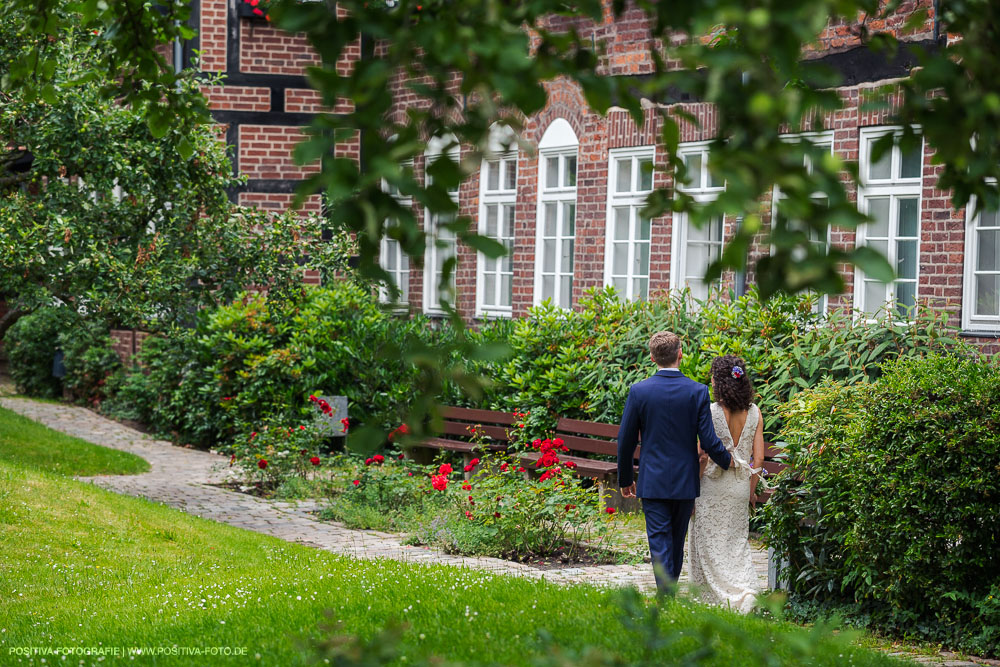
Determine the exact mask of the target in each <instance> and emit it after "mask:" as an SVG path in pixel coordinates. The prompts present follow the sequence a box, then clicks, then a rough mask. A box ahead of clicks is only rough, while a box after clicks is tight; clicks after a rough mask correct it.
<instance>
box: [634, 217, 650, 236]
mask: <svg viewBox="0 0 1000 667" xmlns="http://www.w3.org/2000/svg"><path fill="white" fill-rule="evenodd" d="M638 222H639V233H638V234H636V238H638V239H641V240H643V241H648V240H649V218H641V217H640V218H639V220H638Z"/></svg>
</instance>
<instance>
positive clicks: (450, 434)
mask: <svg viewBox="0 0 1000 667" xmlns="http://www.w3.org/2000/svg"><path fill="white" fill-rule="evenodd" d="M442 416H443V417H444V420H445V421H444V428H443V429H442V430H443V436H444V437H440V438H428V439H427V440H424V441H423V442H421V443H420V444H419V445H414V446H413V447H412V448H411V451H410V452H409V456H411V457H413V458H419V456H414V455H415V454H416V453H417V452H419V451H420V450H439V451H446V452H458V453H460V454H461V455H462V460H463V461H464V463H465V465H468V464H469V461H471V460H472V459H473V458H475V456H476V454H477V453H479V452H482V451H483V449H486V450H489V451H494V452H504V451H507V447H508V445H509V442H510V439H509V438H508V437H507V430H508V429H510V428H513V426H514V423H515V419H514V415H513V414H511V413H509V412H499V411H497V410H476V409H472V408H456V407H445V408H444V409H443V411H442ZM472 428H475V429H476V430H477V431H478V432H479V433H483V434H484V435H488V436H489V437H490V440H487V441H486V442H485V443H484V444H481V445H480V444H476V443H473V442H468V440H467V439H468V438H471V437H472V432H471V429H472ZM463 438H464V439H463ZM425 462H427V461H425ZM468 476H469V475H468V473H466V477H468Z"/></svg>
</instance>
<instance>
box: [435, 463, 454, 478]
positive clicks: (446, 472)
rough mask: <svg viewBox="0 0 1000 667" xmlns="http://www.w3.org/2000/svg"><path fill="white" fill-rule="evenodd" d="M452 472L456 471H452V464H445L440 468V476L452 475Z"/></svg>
mask: <svg viewBox="0 0 1000 667" xmlns="http://www.w3.org/2000/svg"><path fill="white" fill-rule="evenodd" d="M452 472H454V471H453V470H452V469H451V464H450V463H443V464H441V467H440V468H438V474H439V475H450V474H451V473H452Z"/></svg>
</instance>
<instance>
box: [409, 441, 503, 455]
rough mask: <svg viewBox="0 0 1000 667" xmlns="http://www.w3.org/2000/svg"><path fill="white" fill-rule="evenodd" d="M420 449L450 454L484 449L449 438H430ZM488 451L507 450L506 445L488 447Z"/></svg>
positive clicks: (421, 444)
mask: <svg viewBox="0 0 1000 667" xmlns="http://www.w3.org/2000/svg"><path fill="white" fill-rule="evenodd" d="M417 446H418V447H427V448H430V449H444V450H447V451H449V452H475V451H477V450H480V449H482V447H481V446H478V445H474V444H472V443H471V442H462V441H461V440H449V439H448V438H429V439H428V440H424V441H423V442H421V443H420V444H419V445H417ZM486 449H489V450H491V451H494V452H502V451H505V450H506V449H507V446H506V445H486Z"/></svg>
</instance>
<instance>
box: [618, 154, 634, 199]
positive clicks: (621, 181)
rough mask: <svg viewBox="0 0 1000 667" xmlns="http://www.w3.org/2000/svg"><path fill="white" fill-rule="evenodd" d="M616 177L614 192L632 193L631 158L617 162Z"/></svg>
mask: <svg viewBox="0 0 1000 667" xmlns="http://www.w3.org/2000/svg"><path fill="white" fill-rule="evenodd" d="M617 169H618V171H617V176H616V179H615V192H631V191H632V158H630V157H626V158H621V159H619V160H618V165H617Z"/></svg>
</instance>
